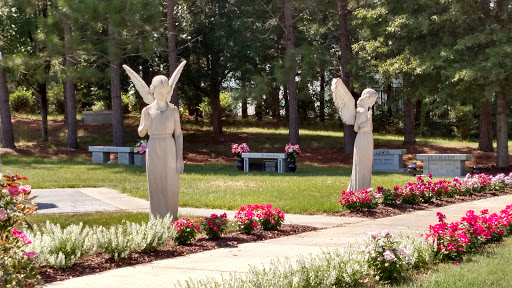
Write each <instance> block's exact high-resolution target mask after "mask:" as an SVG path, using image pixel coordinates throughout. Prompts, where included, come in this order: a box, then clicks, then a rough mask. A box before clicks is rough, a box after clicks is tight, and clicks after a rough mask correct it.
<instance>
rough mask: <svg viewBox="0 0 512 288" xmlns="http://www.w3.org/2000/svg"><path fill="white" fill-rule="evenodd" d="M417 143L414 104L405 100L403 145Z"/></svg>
mask: <svg viewBox="0 0 512 288" xmlns="http://www.w3.org/2000/svg"><path fill="white" fill-rule="evenodd" d="M415 143H416V137H415V135H414V103H413V102H411V101H410V100H405V107H404V143H403V145H413V144H415Z"/></svg>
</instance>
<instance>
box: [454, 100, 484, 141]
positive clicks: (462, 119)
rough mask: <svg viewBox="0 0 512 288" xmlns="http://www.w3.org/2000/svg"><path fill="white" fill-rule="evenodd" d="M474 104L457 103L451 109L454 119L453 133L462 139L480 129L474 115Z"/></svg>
mask: <svg viewBox="0 0 512 288" xmlns="http://www.w3.org/2000/svg"><path fill="white" fill-rule="evenodd" d="M474 114H475V113H474V111H473V106H462V105H459V106H457V105H455V106H454V107H452V110H450V118H451V119H452V121H453V124H454V127H453V134H454V135H455V136H457V137H459V138H460V139H462V140H466V139H468V138H469V137H470V136H471V135H472V134H473V132H475V131H476V130H477V129H478V124H477V123H476V120H475V116H474Z"/></svg>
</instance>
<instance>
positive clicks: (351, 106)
mask: <svg viewBox="0 0 512 288" xmlns="http://www.w3.org/2000/svg"><path fill="white" fill-rule="evenodd" d="M331 90H332V94H333V99H334V104H335V105H336V107H338V110H339V113H340V116H341V120H342V121H343V123H345V124H347V125H354V130H355V131H356V132H357V136H356V141H355V143H354V156H353V162H352V176H351V177H350V183H349V185H348V188H347V190H351V191H359V190H363V189H368V188H370V187H371V185H372V165H373V133H372V130H373V123H372V110H371V108H372V106H373V105H374V104H375V101H376V100H377V92H375V90H373V89H369V88H367V89H365V90H364V91H363V92H362V93H361V98H359V100H357V109H356V106H355V101H354V97H352V94H351V93H350V91H349V90H348V89H347V87H346V86H345V84H344V83H343V81H342V80H341V79H339V78H336V79H334V80H333V81H332V85H331Z"/></svg>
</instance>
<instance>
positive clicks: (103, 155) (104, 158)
mask: <svg viewBox="0 0 512 288" xmlns="http://www.w3.org/2000/svg"><path fill="white" fill-rule="evenodd" d="M89 152H92V162H94V163H107V162H108V161H110V153H117V163H118V164H123V165H133V147H114V146H89Z"/></svg>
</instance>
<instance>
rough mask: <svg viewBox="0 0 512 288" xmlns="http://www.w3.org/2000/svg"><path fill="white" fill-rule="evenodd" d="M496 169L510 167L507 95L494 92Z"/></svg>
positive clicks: (501, 92)
mask: <svg viewBox="0 0 512 288" xmlns="http://www.w3.org/2000/svg"><path fill="white" fill-rule="evenodd" d="M495 97H496V142H497V145H496V167H498V168H504V167H508V166H510V161H509V158H508V127H507V95H506V94H505V93H504V92H503V91H498V92H496V95H495Z"/></svg>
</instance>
